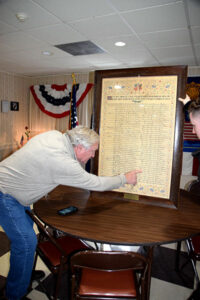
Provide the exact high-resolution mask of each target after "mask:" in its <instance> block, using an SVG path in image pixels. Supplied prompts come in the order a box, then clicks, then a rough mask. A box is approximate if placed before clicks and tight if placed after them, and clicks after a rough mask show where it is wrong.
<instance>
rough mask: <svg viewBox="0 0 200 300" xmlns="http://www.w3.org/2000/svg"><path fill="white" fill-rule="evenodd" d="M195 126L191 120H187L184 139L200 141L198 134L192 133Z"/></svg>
mask: <svg viewBox="0 0 200 300" xmlns="http://www.w3.org/2000/svg"><path fill="white" fill-rule="evenodd" d="M192 130H193V126H192V124H191V123H190V122H188V121H185V123H184V131H183V138H184V141H199V139H198V137H197V135H196V134H195V133H192Z"/></svg>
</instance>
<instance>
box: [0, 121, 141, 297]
mask: <svg viewBox="0 0 200 300" xmlns="http://www.w3.org/2000/svg"><path fill="white" fill-rule="evenodd" d="M98 145H99V136H98V134H97V133H96V132H94V131H93V130H91V129H89V128H86V127H83V126H78V127H76V128H74V129H72V130H69V131H68V132H67V133H65V134H62V133H60V132H59V131H49V132H45V133H42V134H39V135H37V136H35V137H34V138H32V139H31V140H30V141H29V142H28V143H27V144H26V145H25V146H24V147H22V148H21V149H20V150H18V151H16V152H15V153H13V154H12V155H11V156H9V157H8V158H6V159H5V160H3V161H2V162H1V163H0V225H1V226H2V227H3V229H4V231H5V232H6V234H7V236H8V238H9V239H10V241H11V256H10V270H9V274H8V277H7V284H6V297H7V299H9V300H19V299H21V298H22V297H23V296H24V295H25V294H26V292H27V288H28V286H29V282H30V278H31V272H32V266H33V259H34V252H35V248H36V245H37V238H36V235H35V233H34V231H33V228H32V223H31V221H30V218H29V217H28V216H27V214H26V213H25V210H26V209H28V208H29V205H30V204H33V203H34V202H36V201H37V200H38V199H40V198H41V197H43V196H44V195H46V194H47V193H48V192H50V191H52V190H53V189H54V188H55V187H56V186H58V185H59V184H62V185H70V186H75V187H80V188H84V189H89V190H96V191H105V190H112V189H116V188H119V187H120V186H123V185H124V184H125V183H129V184H133V185H135V184H136V183H137V174H138V173H140V172H141V171H140V170H135V171H131V172H128V173H126V174H120V175H118V176H113V177H111V176H110V177H100V176H96V175H93V174H89V173H88V172H86V171H85V170H84V168H83V167H82V166H81V164H85V163H87V161H88V160H89V159H90V158H92V157H94V155H95V151H96V150H97V149H98Z"/></svg>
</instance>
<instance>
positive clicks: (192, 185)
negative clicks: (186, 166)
mask: <svg viewBox="0 0 200 300" xmlns="http://www.w3.org/2000/svg"><path fill="white" fill-rule="evenodd" d="M186 190H187V191H188V192H190V193H191V194H194V195H200V181H199V180H192V181H191V182H189V183H188V184H187V186H186ZM199 230H200V229H199ZM185 243H186V246H187V251H188V259H187V260H186V261H185V263H184V264H183V265H182V266H180V251H181V241H180V242H178V243H177V253H176V270H177V271H179V272H180V271H181V270H182V269H183V268H184V267H185V266H186V265H187V264H188V263H189V262H191V263H192V268H193V270H194V275H195V278H196V284H197V285H198V284H199V283H200V279H199V274H198V272H197V268H196V262H197V261H200V235H197V236H194V237H192V238H189V239H187V240H186V241H185Z"/></svg>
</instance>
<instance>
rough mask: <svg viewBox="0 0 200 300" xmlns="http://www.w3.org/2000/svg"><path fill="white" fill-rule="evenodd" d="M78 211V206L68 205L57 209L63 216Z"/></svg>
mask: <svg viewBox="0 0 200 300" xmlns="http://www.w3.org/2000/svg"><path fill="white" fill-rule="evenodd" d="M77 211H78V208H77V207H76V206H68V207H65V208H62V209H59V210H58V211H57V213H58V214H59V215H61V216H67V215H71V214H73V213H75V212H77Z"/></svg>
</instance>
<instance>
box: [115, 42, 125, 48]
mask: <svg viewBox="0 0 200 300" xmlns="http://www.w3.org/2000/svg"><path fill="white" fill-rule="evenodd" d="M125 45H126V43H124V42H116V43H115V46H117V47H123V46H125Z"/></svg>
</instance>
